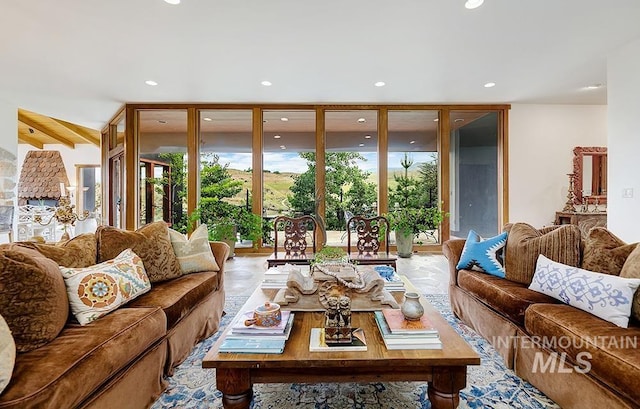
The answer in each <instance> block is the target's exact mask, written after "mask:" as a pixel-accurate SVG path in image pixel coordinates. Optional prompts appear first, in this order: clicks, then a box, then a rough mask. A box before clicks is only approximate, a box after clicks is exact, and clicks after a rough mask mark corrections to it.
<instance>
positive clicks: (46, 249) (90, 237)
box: [9, 233, 97, 268]
mask: <svg viewBox="0 0 640 409" xmlns="http://www.w3.org/2000/svg"><path fill="white" fill-rule="evenodd" d="M9 246H11V247H12V248H15V246H19V247H26V248H30V249H33V250H36V251H38V252H40V253H41V254H42V255H44V256H45V257H47V258H50V259H51V260H53V261H55V262H56V263H58V265H61V266H65V267H73V268H77V267H88V266H91V265H94V264H96V257H97V244H96V235H95V234H93V233H85V234H81V235H79V236H76V237H74V238H72V239H71V240H68V241H64V242H61V243H56V244H46V243H36V242H31V241H23V242H16V243H12V244H10V245H9Z"/></svg>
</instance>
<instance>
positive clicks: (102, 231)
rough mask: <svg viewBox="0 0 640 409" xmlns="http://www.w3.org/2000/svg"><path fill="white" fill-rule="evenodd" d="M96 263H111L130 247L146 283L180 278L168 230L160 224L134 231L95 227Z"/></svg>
mask: <svg viewBox="0 0 640 409" xmlns="http://www.w3.org/2000/svg"><path fill="white" fill-rule="evenodd" d="M96 237H97V238H98V263H102V262H103V261H107V260H111V259H112V258H115V257H116V256H117V255H118V254H120V253H122V251H123V250H125V249H128V248H130V249H131V250H133V252H134V253H136V254H137V255H138V256H140V258H141V259H142V262H143V263H144V268H145V270H146V271H147V275H148V276H149V281H151V282H152V283H157V282H160V281H165V280H170V279H172V278H176V277H180V276H181V275H182V270H181V269H180V264H178V259H177V258H176V255H175V253H174V252H173V247H172V246H171V241H170V240H169V227H167V224H166V223H165V222H163V221H159V222H153V223H149V224H147V225H145V226H142V227H141V228H139V229H138V230H136V231H128V230H122V229H118V228H115V227H110V226H99V227H98V229H97V230H96Z"/></svg>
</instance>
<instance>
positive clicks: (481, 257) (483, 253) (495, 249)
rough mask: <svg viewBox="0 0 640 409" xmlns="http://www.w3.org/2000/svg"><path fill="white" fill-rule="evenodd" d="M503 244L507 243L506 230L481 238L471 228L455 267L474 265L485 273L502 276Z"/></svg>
mask: <svg viewBox="0 0 640 409" xmlns="http://www.w3.org/2000/svg"><path fill="white" fill-rule="evenodd" d="M505 244H507V232H504V233H502V234H499V235H497V236H495V237H491V238H489V239H482V237H480V236H479V235H478V233H476V232H475V231H473V230H471V231H469V235H468V236H467V241H466V243H465V244H464V248H463V249H462V254H461V255H460V261H459V262H458V265H457V266H456V268H457V269H458V270H462V269H470V268H472V267H473V266H476V267H478V268H479V269H480V270H482V271H484V272H485V273H489V274H491V275H494V276H496V277H500V278H504V265H503V263H502V251H503V249H504V246H505Z"/></svg>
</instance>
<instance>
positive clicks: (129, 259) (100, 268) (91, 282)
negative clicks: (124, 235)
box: [60, 249, 151, 325]
mask: <svg viewBox="0 0 640 409" xmlns="http://www.w3.org/2000/svg"><path fill="white" fill-rule="evenodd" d="M60 271H61V272H62V277H63V278H64V283H65V285H66V287H67V295H68V297H69V304H70V306H71V312H72V313H73V315H74V316H75V317H76V319H77V320H78V322H79V323H80V324H81V325H86V324H88V323H90V322H91V321H95V320H97V319H98V318H100V317H102V316H103V315H106V314H108V313H109V312H111V311H113V310H115V309H117V308H118V307H120V306H121V305H123V304H125V303H127V302H129V301H131V300H133V299H134V298H136V297H138V296H140V295H142V294H144V293H146V292H147V291H149V290H150V289H151V283H150V282H149V278H148V277H147V273H146V272H145V269H144V264H143V263H142V259H141V258H140V257H138V256H137V255H136V254H135V253H134V252H133V251H132V250H131V249H126V250H124V251H123V252H122V253H120V254H119V255H118V256H116V258H114V259H112V260H108V261H105V262H104V263H100V264H96V265H94V266H91V267H85V268H67V267H60Z"/></svg>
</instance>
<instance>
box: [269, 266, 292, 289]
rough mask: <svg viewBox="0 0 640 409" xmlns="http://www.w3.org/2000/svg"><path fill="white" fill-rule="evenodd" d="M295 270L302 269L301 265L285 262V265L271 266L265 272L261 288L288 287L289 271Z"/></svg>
mask: <svg viewBox="0 0 640 409" xmlns="http://www.w3.org/2000/svg"><path fill="white" fill-rule="evenodd" d="M293 270H297V271H300V266H294V265H292V264H285V265H283V266H277V267H271V268H269V269H268V270H267V271H265V272H264V279H263V280H262V284H261V286H260V287H261V288H265V289H269V288H276V289H278V288H286V287H287V279H288V278H289V273H290V272H291V271H293Z"/></svg>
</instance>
